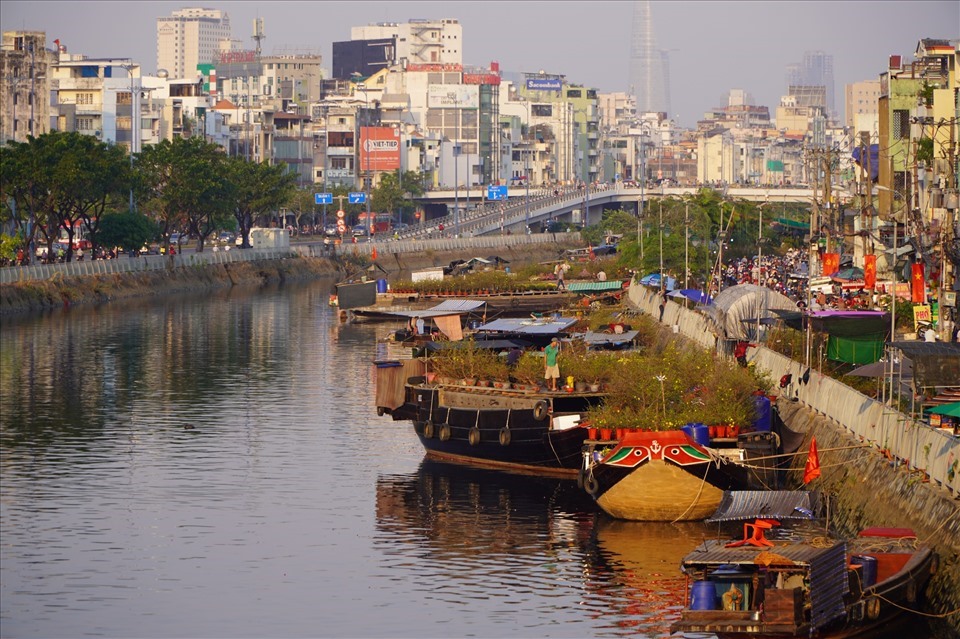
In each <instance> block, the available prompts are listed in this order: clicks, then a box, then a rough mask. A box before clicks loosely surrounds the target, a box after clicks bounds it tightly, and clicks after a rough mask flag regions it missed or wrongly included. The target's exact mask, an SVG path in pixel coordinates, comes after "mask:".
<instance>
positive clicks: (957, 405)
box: [926, 402, 960, 417]
mask: <svg viewBox="0 0 960 639" xmlns="http://www.w3.org/2000/svg"><path fill="white" fill-rule="evenodd" d="M926 412H928V413H932V414H934V415H947V416H949V417H960V402H953V403H951V404H940V405H939V406H934V407H933V408H928V409H927V411H926Z"/></svg>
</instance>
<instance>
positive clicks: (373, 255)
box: [370, 246, 377, 260]
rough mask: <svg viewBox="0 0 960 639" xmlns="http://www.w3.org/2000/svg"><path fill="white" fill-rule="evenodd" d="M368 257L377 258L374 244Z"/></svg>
mask: <svg viewBox="0 0 960 639" xmlns="http://www.w3.org/2000/svg"><path fill="white" fill-rule="evenodd" d="M370 259H374V260H375V259H377V247H376V246H374V247H373V250H372V251H370Z"/></svg>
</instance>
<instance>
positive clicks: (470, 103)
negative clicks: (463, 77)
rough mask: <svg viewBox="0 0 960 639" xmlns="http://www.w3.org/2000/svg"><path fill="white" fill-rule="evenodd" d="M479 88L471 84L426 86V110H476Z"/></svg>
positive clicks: (478, 104) (478, 100)
mask: <svg viewBox="0 0 960 639" xmlns="http://www.w3.org/2000/svg"><path fill="white" fill-rule="evenodd" d="M479 106H480V88H479V87H478V86H477V85H473V84H431V85H428V86H427V108H430V109H476V108H479Z"/></svg>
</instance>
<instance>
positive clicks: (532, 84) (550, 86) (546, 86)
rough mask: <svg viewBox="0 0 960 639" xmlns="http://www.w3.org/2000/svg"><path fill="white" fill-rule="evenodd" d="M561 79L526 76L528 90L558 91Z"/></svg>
mask: <svg viewBox="0 0 960 639" xmlns="http://www.w3.org/2000/svg"><path fill="white" fill-rule="evenodd" d="M561 89H563V80H561V79H560V78H527V90H528V91H560V90H561Z"/></svg>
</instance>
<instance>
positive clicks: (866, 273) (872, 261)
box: [863, 255, 877, 290]
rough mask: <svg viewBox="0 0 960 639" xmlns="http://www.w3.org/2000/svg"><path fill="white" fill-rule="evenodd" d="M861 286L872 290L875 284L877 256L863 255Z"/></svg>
mask: <svg viewBox="0 0 960 639" xmlns="http://www.w3.org/2000/svg"><path fill="white" fill-rule="evenodd" d="M863 286H864V288H867V289H870V290H873V289H874V288H876V286H877V256H876V255H864V256H863Z"/></svg>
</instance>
